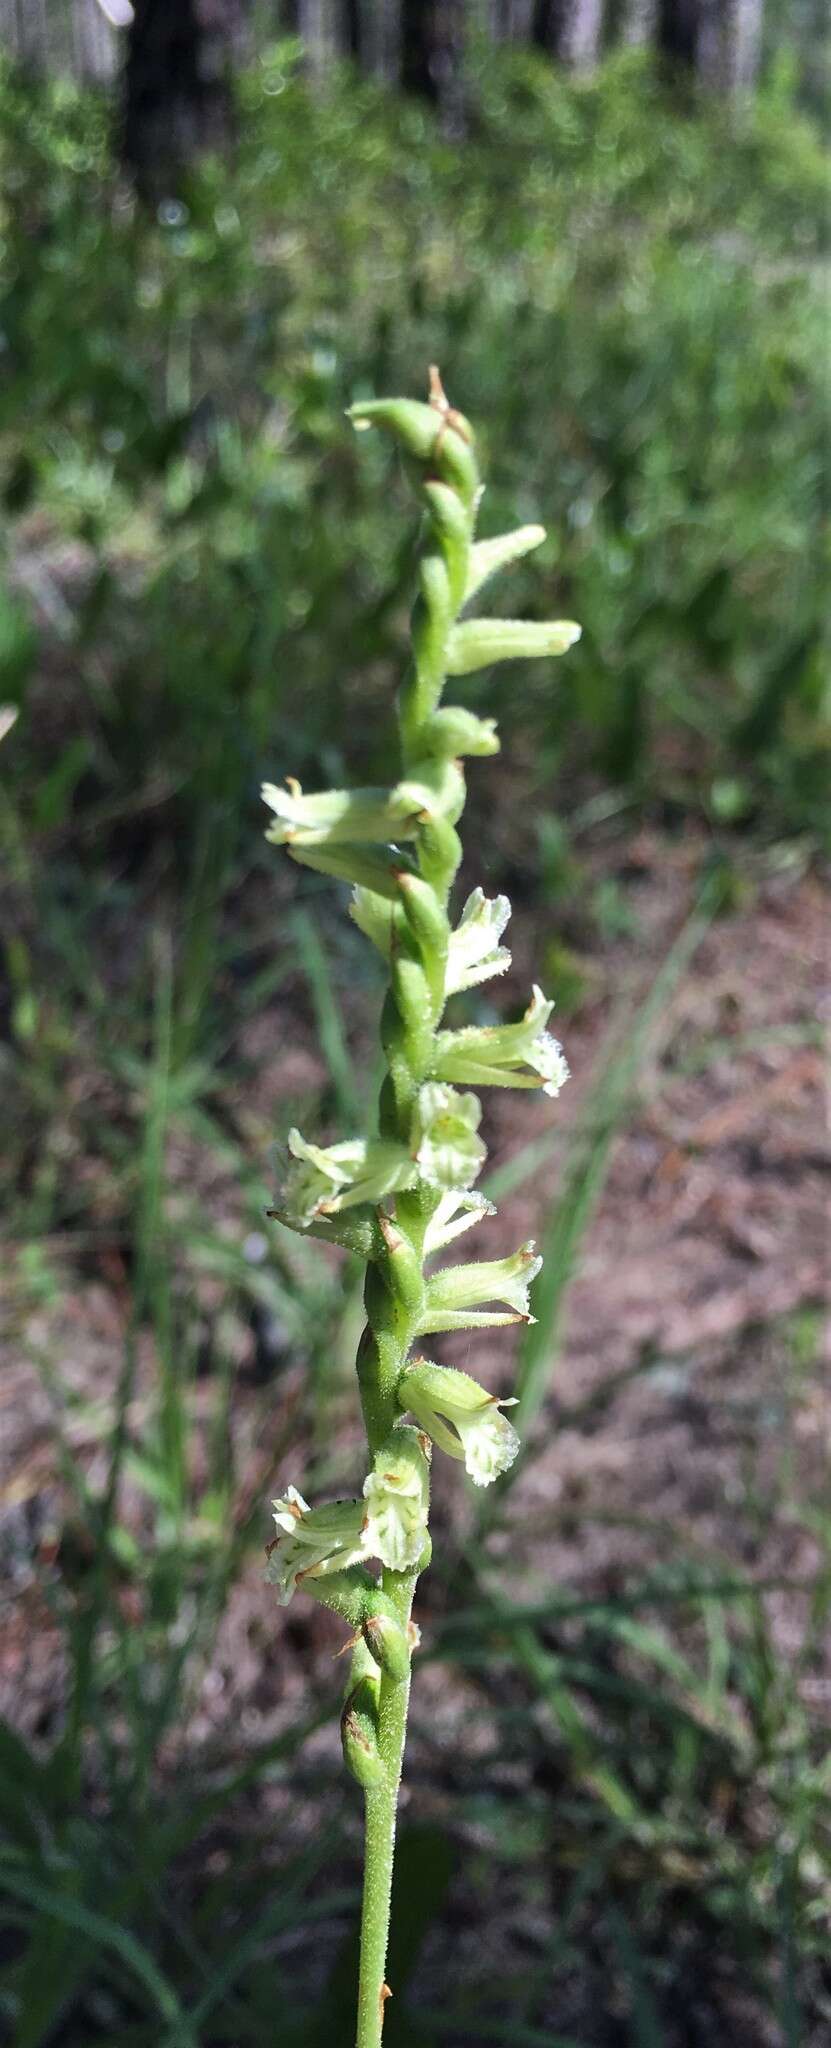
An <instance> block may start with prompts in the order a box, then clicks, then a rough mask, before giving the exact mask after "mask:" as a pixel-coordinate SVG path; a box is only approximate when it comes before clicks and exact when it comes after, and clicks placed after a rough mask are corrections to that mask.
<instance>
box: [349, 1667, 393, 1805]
mask: <svg viewBox="0 0 831 2048" xmlns="http://www.w3.org/2000/svg"><path fill="white" fill-rule="evenodd" d="M340 1739H341V1746H342V1748H343V1761H344V1763H345V1765H346V1768H347V1770H348V1771H351V1773H352V1776H353V1778H356V1779H357V1782H358V1784H359V1785H360V1786H361V1787H362V1788H363V1790H364V1792H376V1791H377V1790H378V1788H379V1786H381V1785H383V1783H384V1780H385V1777H386V1772H385V1770H384V1764H383V1760H382V1757H381V1753H380V1750H379V1748H378V1687H377V1679H372V1678H370V1677H364V1678H359V1679H358V1682H357V1684H356V1685H354V1686H353V1687H352V1690H351V1691H350V1692H349V1694H348V1695H347V1698H346V1700H345V1701H344V1705H343V1711H342V1713H341V1717H340Z"/></svg>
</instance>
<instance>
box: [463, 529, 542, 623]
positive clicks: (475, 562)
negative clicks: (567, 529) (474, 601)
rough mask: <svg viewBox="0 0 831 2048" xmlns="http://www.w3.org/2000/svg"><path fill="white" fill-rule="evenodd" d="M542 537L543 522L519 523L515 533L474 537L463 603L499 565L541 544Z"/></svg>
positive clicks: (495, 571) (506, 563)
mask: <svg viewBox="0 0 831 2048" xmlns="http://www.w3.org/2000/svg"><path fill="white" fill-rule="evenodd" d="M544 540H545V527H544V526H518V527H517V528H516V531H515V532H514V533H498V534H496V535H494V538H493V539H492V540H477V541H476V543H475V545H474V546H473V547H472V548H471V550H470V558H469V562H468V572H467V583H466V585H465V603H466V604H467V602H468V600H469V599H470V598H471V597H475V596H476V592H477V590H481V588H482V584H483V583H487V581H488V578H489V576H495V575H496V574H497V571H498V570H499V569H507V568H509V567H510V565H511V563H512V562H518V561H520V559H521V557H522V556H523V555H527V554H529V553H530V551H531V549H532V548H538V547H541V545H542V542H543V541H544Z"/></svg>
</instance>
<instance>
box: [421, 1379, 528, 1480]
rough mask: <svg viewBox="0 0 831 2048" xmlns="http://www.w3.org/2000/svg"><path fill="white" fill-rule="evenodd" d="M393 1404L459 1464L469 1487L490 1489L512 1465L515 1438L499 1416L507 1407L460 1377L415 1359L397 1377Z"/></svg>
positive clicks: (476, 1385)
mask: <svg viewBox="0 0 831 2048" xmlns="http://www.w3.org/2000/svg"><path fill="white" fill-rule="evenodd" d="M398 1400H399V1404H400V1406H401V1408H402V1409H403V1410H407V1409H409V1411H410V1414H412V1415H414V1416H415V1418H416V1421H417V1422H419V1423H420V1424H421V1427H422V1429H425V1430H426V1431H427V1433H428V1435H429V1436H431V1437H432V1438H433V1442H434V1443H436V1444H438V1446H439V1448H440V1450H443V1451H447V1453H448V1456H449V1457H451V1458H458V1459H460V1460H462V1461H463V1462H464V1466H465V1470H466V1471H467V1473H468V1474H469V1476H470V1478H471V1479H472V1480H473V1483H474V1486H490V1484H491V1482H492V1481H493V1480H494V1479H498V1477H499V1474H500V1473H501V1472H507V1471H508V1468H509V1466H511V1465H512V1464H513V1462H514V1459H515V1457H516V1455H517V1452H518V1450H519V1437H518V1436H517V1433H516V1430H515V1429H513V1428H512V1427H511V1424H510V1422H509V1421H508V1420H507V1417H506V1416H504V1415H503V1414H502V1412H501V1411H502V1409H503V1408H507V1407H510V1406H511V1405H512V1404H511V1403H510V1402H507V1401H497V1400H496V1399H495V1397H494V1395H493V1394H489V1393H488V1392H487V1391H486V1389H485V1388H484V1387H480V1385H479V1383H478V1381H477V1380H474V1379H471V1378H470V1377H469V1375H468V1374H467V1373H466V1372H456V1371H455V1370H454V1369H453V1367H451V1366H444V1365H431V1364H430V1363H429V1361H428V1360H427V1359H426V1358H420V1359H417V1360H416V1362H415V1364H414V1365H412V1366H410V1367H408V1368H407V1370H406V1372H404V1373H403V1374H402V1377H401V1379H400V1381H399V1383H398Z"/></svg>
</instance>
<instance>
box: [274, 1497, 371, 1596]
mask: <svg viewBox="0 0 831 2048" xmlns="http://www.w3.org/2000/svg"><path fill="white" fill-rule="evenodd" d="M272 1505H273V1508H274V1520H275V1522H276V1525H277V1535H276V1537H275V1539H274V1541H273V1543H272V1544H271V1545H270V1546H269V1558H268V1564H267V1566H266V1578H267V1580H268V1582H269V1584H270V1585H272V1586H276V1587H277V1592H278V1597H279V1601H280V1605H281V1607H287V1606H288V1603H289V1601H290V1599H291V1596H292V1594H293V1592H294V1591H295V1588H296V1586H297V1585H298V1583H299V1581H300V1580H301V1579H307V1578H309V1579H320V1578H325V1577H326V1576H327V1575H328V1574H329V1573H330V1572H341V1571H345V1569H346V1567H347V1566H348V1565H351V1564H358V1563H360V1561H361V1560H362V1558H363V1557H364V1555H365V1552H364V1546H363V1541H362V1536H361V1528H362V1523H363V1506H362V1503H361V1502H360V1501H359V1500H335V1501H330V1503H329V1505H328V1506H327V1507H322V1508H310V1507H309V1505H308V1502H307V1501H305V1500H304V1499H303V1495H302V1493H298V1491H297V1488H296V1486H290V1487H289V1488H288V1489H287V1491H286V1493H285V1494H283V1495H282V1497H281V1498H280V1499H279V1500H275V1501H274V1502H273V1503H272Z"/></svg>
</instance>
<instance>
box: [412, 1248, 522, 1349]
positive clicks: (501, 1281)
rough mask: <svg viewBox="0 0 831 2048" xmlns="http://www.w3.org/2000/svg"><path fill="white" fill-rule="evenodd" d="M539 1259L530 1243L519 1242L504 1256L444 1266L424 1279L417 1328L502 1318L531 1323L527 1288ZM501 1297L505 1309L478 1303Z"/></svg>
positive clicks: (469, 1325)
mask: <svg viewBox="0 0 831 2048" xmlns="http://www.w3.org/2000/svg"><path fill="white" fill-rule="evenodd" d="M541 1265H542V1259H540V1258H538V1257H537V1256H536V1255H535V1250H534V1246H533V1244H532V1243H530V1242H529V1243H528V1244H523V1245H520V1248H519V1251H518V1252H514V1253H513V1256H512V1257H511V1258H508V1259H482V1260H479V1261H477V1262H475V1263H473V1264H472V1265H469V1266H447V1267H445V1269H444V1271H443V1272H440V1273H434V1274H433V1277H432V1279H431V1280H430V1281H428V1284H427V1301H426V1305H425V1308H424V1312H423V1315H422V1316H421V1318H420V1321H419V1325H418V1327H419V1333H420V1335H421V1336H427V1335H428V1333H430V1332H435V1331H437V1330H473V1329H477V1328H480V1327H481V1328H485V1327H487V1326H489V1325H490V1326H491V1327H493V1326H494V1325H497V1324H502V1323H532V1322H533V1321H534V1318H533V1316H532V1315H531V1312H530V1309H529V1305H528V1289H529V1287H530V1285H531V1281H532V1280H534V1279H535V1278H536V1275H537V1274H538V1272H539V1270H540V1267H541ZM488 1301H503V1302H504V1303H505V1307H506V1310H507V1314H500V1313H498V1312H495V1311H494V1310H493V1309H487V1310H480V1308H479V1307H478V1304H479V1303H481V1302H488Z"/></svg>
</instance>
